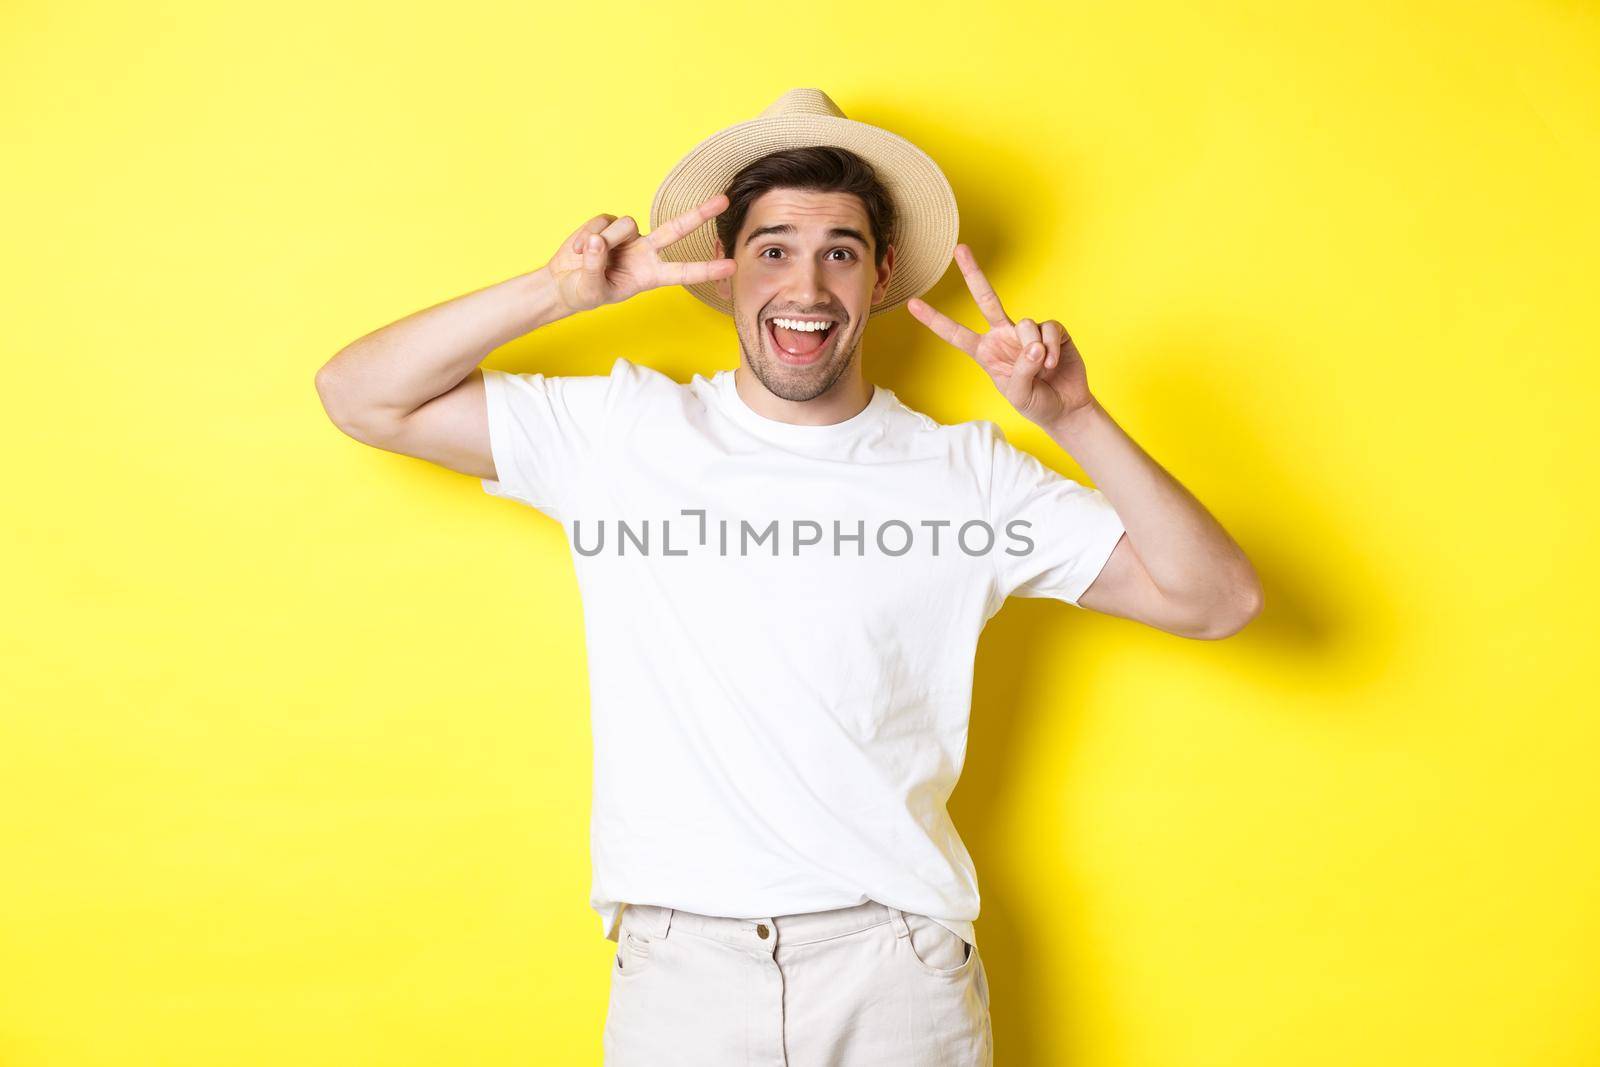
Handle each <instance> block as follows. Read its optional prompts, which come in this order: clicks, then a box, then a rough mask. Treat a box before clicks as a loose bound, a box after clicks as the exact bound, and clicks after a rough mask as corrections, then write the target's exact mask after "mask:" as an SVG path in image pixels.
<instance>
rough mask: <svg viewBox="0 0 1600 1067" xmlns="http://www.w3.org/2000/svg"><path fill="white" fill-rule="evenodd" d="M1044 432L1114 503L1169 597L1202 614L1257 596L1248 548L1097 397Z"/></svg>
mask: <svg viewBox="0 0 1600 1067" xmlns="http://www.w3.org/2000/svg"><path fill="white" fill-rule="evenodd" d="M1045 431H1046V432H1047V433H1048V434H1049V435H1050V437H1051V439H1052V440H1054V441H1055V442H1056V443H1057V444H1058V445H1060V446H1061V447H1062V448H1063V449H1065V450H1066V451H1067V453H1068V454H1070V455H1071V456H1072V458H1073V459H1074V460H1076V461H1077V463H1078V465H1079V466H1080V467H1082V468H1083V470H1084V473H1085V474H1087V475H1088V476H1089V477H1090V479H1091V480H1092V481H1093V482H1094V484H1095V487H1096V488H1097V489H1099V490H1100V492H1102V493H1103V494H1105V497H1106V499H1107V500H1108V501H1109V502H1110V503H1111V506H1112V507H1113V508H1115V509H1116V511H1117V515H1118V516H1119V517H1120V518H1121V519H1122V523H1123V525H1124V526H1125V527H1126V528H1127V532H1128V540H1129V541H1130V542H1132V544H1133V546H1134V548H1135V549H1136V550H1137V551H1138V553H1139V559H1140V560H1141V561H1142V562H1143V563H1144V566H1145V569H1146V570H1147V571H1148V572H1149V573H1150V577H1151V579H1152V580H1153V581H1154V582H1155V584H1156V587H1157V588H1159V589H1160V590H1161V592H1162V594H1163V595H1164V596H1166V597H1167V599H1168V600H1170V601H1172V602H1174V603H1178V604H1182V605H1185V606H1187V607H1190V608H1193V609H1194V610H1195V612H1196V613H1197V614H1206V613H1211V612H1216V611H1229V610H1233V609H1236V608H1239V607H1241V606H1248V605H1250V603H1251V602H1252V601H1258V600H1259V597H1260V588H1261V587H1260V582H1259V580H1258V579H1257V577H1256V573H1255V568H1253V567H1252V566H1251V565H1250V561H1249V559H1248V558H1247V557H1246V556H1245V554H1244V551H1243V550H1242V549H1240V547H1239V546H1238V544H1237V543H1236V542H1235V541H1234V540H1233V538H1232V537H1230V536H1228V532H1227V531H1226V530H1224V529H1223V528H1222V525H1221V524H1220V523H1218V522H1217V520H1216V519H1214V518H1213V517H1212V516H1211V514H1210V512H1208V511H1206V509H1205V507H1204V506H1203V505H1202V504H1201V503H1200V501H1199V500H1197V499H1195V497H1194V495H1193V494H1192V493H1190V492H1189V490H1187V489H1185V488H1184V487H1183V485H1182V484H1181V483H1180V482H1178V480H1177V479H1176V478H1174V477H1172V475H1170V474H1168V473H1167V472H1166V471H1165V470H1164V469H1162V467H1161V465H1160V464H1158V463H1157V462H1156V461H1155V460H1154V459H1152V458H1151V457H1150V456H1149V454H1147V453H1146V452H1145V451H1144V449H1142V448H1140V447H1139V445H1138V443H1137V442H1136V441H1134V440H1133V438H1132V437H1130V436H1128V434H1127V432H1126V431H1124V430H1123V429H1122V427H1121V426H1118V425H1117V423H1116V420H1114V419H1112V417H1111V415H1110V414H1109V413H1108V412H1107V411H1106V410H1105V408H1103V407H1101V406H1100V402H1099V401H1098V400H1094V401H1091V402H1090V403H1089V405H1088V406H1087V407H1084V408H1080V409H1079V410H1078V411H1077V412H1075V413H1074V414H1073V415H1072V416H1071V417H1069V418H1067V419H1064V420H1061V421H1060V422H1057V423H1055V424H1053V425H1050V426H1047V427H1045Z"/></svg>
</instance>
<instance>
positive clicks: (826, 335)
mask: <svg viewBox="0 0 1600 1067" xmlns="http://www.w3.org/2000/svg"><path fill="white" fill-rule="evenodd" d="M782 317H783V316H781V315H779V316H776V317H775V318H772V319H768V320H767V321H766V327H765V328H766V331H767V337H768V339H770V340H771V342H772V347H773V349H774V350H775V351H776V352H777V353H778V358H779V359H781V360H783V362H785V363H794V364H805V363H814V362H816V361H817V360H818V359H819V358H821V356H822V354H823V352H825V351H826V350H827V348H828V346H829V345H831V344H832V343H833V338H834V335H835V334H837V333H838V332H839V324H838V323H837V322H830V323H828V324H827V325H826V326H825V328H823V329H812V330H792V329H790V328H788V327H787V326H779V325H778V324H777V321H776V319H777V318H782Z"/></svg>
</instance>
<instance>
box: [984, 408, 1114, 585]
mask: <svg viewBox="0 0 1600 1067" xmlns="http://www.w3.org/2000/svg"><path fill="white" fill-rule="evenodd" d="M986 425H987V426H989V427H991V428H992V430H991V432H990V433H989V434H988V444H989V448H990V458H991V460H992V465H991V467H990V480H989V513H990V515H991V516H992V520H991V521H992V524H993V527H994V531H995V545H994V550H993V558H994V559H995V566H996V569H997V571H998V580H999V583H1000V592H1001V596H1002V599H1003V598H1004V597H1009V596H1019V597H1050V598H1053V599H1056V600H1063V601H1066V602H1067V603H1068V604H1072V605H1074V606H1076V605H1077V603H1078V598H1079V597H1080V596H1081V595H1082V594H1083V591H1084V590H1085V589H1087V588H1089V586H1090V585H1091V584H1093V582H1094V580H1095V579H1096V578H1097V577H1099V575H1100V571H1101V570H1102V569H1103V568H1104V567H1105V564H1106V560H1108V559H1110V558H1111V552H1112V550H1113V549H1115V548H1116V547H1117V542H1118V541H1119V540H1120V539H1121V538H1122V533H1123V525H1122V519H1121V517H1120V516H1118V515H1117V513H1116V510H1115V509H1113V508H1112V506H1111V502H1110V501H1108V500H1107V499H1106V498H1105V495H1104V494H1102V493H1101V492H1100V490H1098V489H1093V488H1091V487H1089V486H1086V485H1082V484H1080V483H1078V482H1075V481H1073V480H1072V479H1071V478H1067V477H1064V476H1062V475H1060V474H1057V473H1056V472H1055V471H1053V470H1050V469H1049V468H1048V467H1046V466H1045V465H1044V464H1043V463H1040V462H1039V461H1038V460H1037V459H1035V458H1034V457H1033V456H1031V455H1029V454H1028V453H1026V452H1023V451H1021V450H1019V449H1017V448H1016V447H1014V446H1013V445H1012V444H1011V443H1010V442H1009V441H1007V440H1006V439H1005V434H1004V433H1003V432H1002V431H1001V429H1000V427H999V426H997V425H995V424H993V423H988V424H986Z"/></svg>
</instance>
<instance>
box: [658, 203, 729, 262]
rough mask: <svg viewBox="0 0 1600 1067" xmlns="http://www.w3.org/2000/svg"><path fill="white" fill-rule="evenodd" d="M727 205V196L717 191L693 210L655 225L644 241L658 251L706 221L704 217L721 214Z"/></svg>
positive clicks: (710, 217)
mask: <svg viewBox="0 0 1600 1067" xmlns="http://www.w3.org/2000/svg"><path fill="white" fill-rule="evenodd" d="M727 207H728V198H727V196H726V195H724V194H722V193H718V194H717V195H716V196H713V197H712V198H711V199H709V200H707V201H706V202H705V203H703V204H701V205H700V206H699V207H697V208H695V209H694V210H692V211H685V212H684V213H683V214H682V215H679V216H678V217H677V218H675V219H672V220H670V221H668V222H664V223H662V224H661V225H660V226H657V227H656V228H655V229H653V230H651V231H650V233H649V234H648V235H647V236H646V237H645V239H644V242H645V244H647V245H649V246H650V247H651V248H654V249H656V250H657V251H660V250H661V249H663V248H665V247H667V246H668V245H670V244H671V243H672V242H674V241H677V240H679V239H681V238H683V237H685V236H687V235H688V234H689V232H690V231H692V230H693V229H694V228H695V227H696V226H699V225H700V224H701V223H702V222H704V221H706V219H712V218H716V217H717V216H718V215H720V214H722V212H723V211H724V210H726V209H727Z"/></svg>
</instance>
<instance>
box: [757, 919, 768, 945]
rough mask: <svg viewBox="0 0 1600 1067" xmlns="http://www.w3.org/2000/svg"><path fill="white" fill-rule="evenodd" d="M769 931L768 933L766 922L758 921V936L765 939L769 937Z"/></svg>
mask: <svg viewBox="0 0 1600 1067" xmlns="http://www.w3.org/2000/svg"><path fill="white" fill-rule="evenodd" d="M767 933H768V930H767V924H766V923H757V924H756V936H757V937H759V938H761V939H762V940H763V941H765V940H766V939H767Z"/></svg>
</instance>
